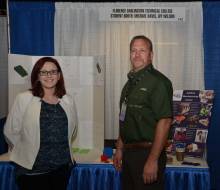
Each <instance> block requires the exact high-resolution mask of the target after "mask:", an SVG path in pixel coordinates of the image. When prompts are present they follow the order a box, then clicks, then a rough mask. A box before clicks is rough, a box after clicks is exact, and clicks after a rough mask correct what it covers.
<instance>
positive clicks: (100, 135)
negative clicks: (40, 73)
mask: <svg viewBox="0 0 220 190" xmlns="http://www.w3.org/2000/svg"><path fill="white" fill-rule="evenodd" d="M40 57H42V56H26V55H15V54H9V68H8V70H9V75H8V76H9V109H10V108H11V106H12V104H13V101H14V98H15V96H16V95H17V94H18V93H19V92H22V91H25V90H27V89H29V88H30V87H31V85H30V75H31V71H32V68H33V66H34V64H35V62H36V61H37V60H38V59H39V58H40ZM53 57H54V58H55V59H56V60H57V61H58V62H59V63H60V66H61V69H62V71H63V74H64V81H65V86H66V90H67V93H69V94H70V95H72V96H74V98H75V101H76V106H77V111H78V119H79V127H78V133H77V137H76V139H75V141H74V147H73V151H74V153H75V159H76V161H77V162H97V161H99V157H100V155H101V154H102V151H103V148H104V75H105V73H104V71H105V69H104V64H103V60H104V59H103V58H101V57H92V56H53ZM20 66H21V67H22V68H23V69H24V70H25V71H26V74H25V73H24V72H23V75H22V74H21V73H20V74H19V72H17V71H16V67H17V68H18V67H20Z"/></svg>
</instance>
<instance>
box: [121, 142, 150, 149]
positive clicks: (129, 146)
mask: <svg viewBox="0 0 220 190" xmlns="http://www.w3.org/2000/svg"><path fill="white" fill-rule="evenodd" d="M151 146H152V142H136V143H128V144H124V145H123V148H124V149H144V148H151Z"/></svg>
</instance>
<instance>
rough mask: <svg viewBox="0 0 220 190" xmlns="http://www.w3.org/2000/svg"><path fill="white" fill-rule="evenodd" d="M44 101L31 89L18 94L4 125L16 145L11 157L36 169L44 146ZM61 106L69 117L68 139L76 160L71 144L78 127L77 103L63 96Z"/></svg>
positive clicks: (5, 131)
mask: <svg viewBox="0 0 220 190" xmlns="http://www.w3.org/2000/svg"><path fill="white" fill-rule="evenodd" d="M40 100H41V99H40V98H39V97H36V96H33V95H32V93H31V92H30V91H26V92H23V93H20V94H18V95H17V96H16V98H15V101H14V104H13V106H12V109H11V111H10V112H9V114H8V117H7V120H6V123H5V126H4V135H5V136H6V139H7V141H9V143H10V144H12V146H13V148H12V149H11V151H10V156H9V158H10V160H11V161H13V162H15V163H17V164H19V165H21V166H23V167H25V168H27V169H32V167H33V164H34V162H35V159H36V157H37V154H38V152H39V149H40V110H41V101H40ZM60 105H61V106H62V108H63V109H64V111H65V112H66V115H67V119H68V142H69V147H70V155H71V159H72V161H73V160H74V158H73V151H72V150H71V149H72V148H71V147H72V143H73V140H74V138H75V135H76V131H77V126H78V120H77V111H76V106H75V102H74V99H73V98H72V97H70V96H69V95H64V96H63V97H62V98H61V99H60Z"/></svg>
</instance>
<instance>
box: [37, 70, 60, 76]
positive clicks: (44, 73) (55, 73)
mask: <svg viewBox="0 0 220 190" xmlns="http://www.w3.org/2000/svg"><path fill="white" fill-rule="evenodd" d="M57 74H58V70H51V71H44V70H43V71H39V75H40V76H48V75H57Z"/></svg>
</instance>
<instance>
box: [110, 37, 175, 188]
mask: <svg viewBox="0 0 220 190" xmlns="http://www.w3.org/2000/svg"><path fill="white" fill-rule="evenodd" d="M152 59H153V46H152V42H151V40H150V39H148V38H147V37H145V36H135V37H134V38H133V39H132V40H131V43H130V61H131V66H132V70H131V71H130V72H129V73H128V81H127V83H126V84H125V86H124V88H123V90H122V93H121V99H120V116H119V122H120V132H119V137H118V140H117V143H116V152H115V155H114V166H115V167H116V169H117V170H121V169H122V189H123V190H142V189H147V190H156V189H158V190H161V189H164V170H165V166H166V154H165V151H164V146H165V143H166V140H167V136H168V133H169V129H170V125H171V121H172V119H171V118H172V95H173V89H172V84H171V82H170V80H169V79H168V78H167V77H165V76H164V75H163V74H162V73H160V72H159V71H157V70H156V69H154V67H153V65H152Z"/></svg>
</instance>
